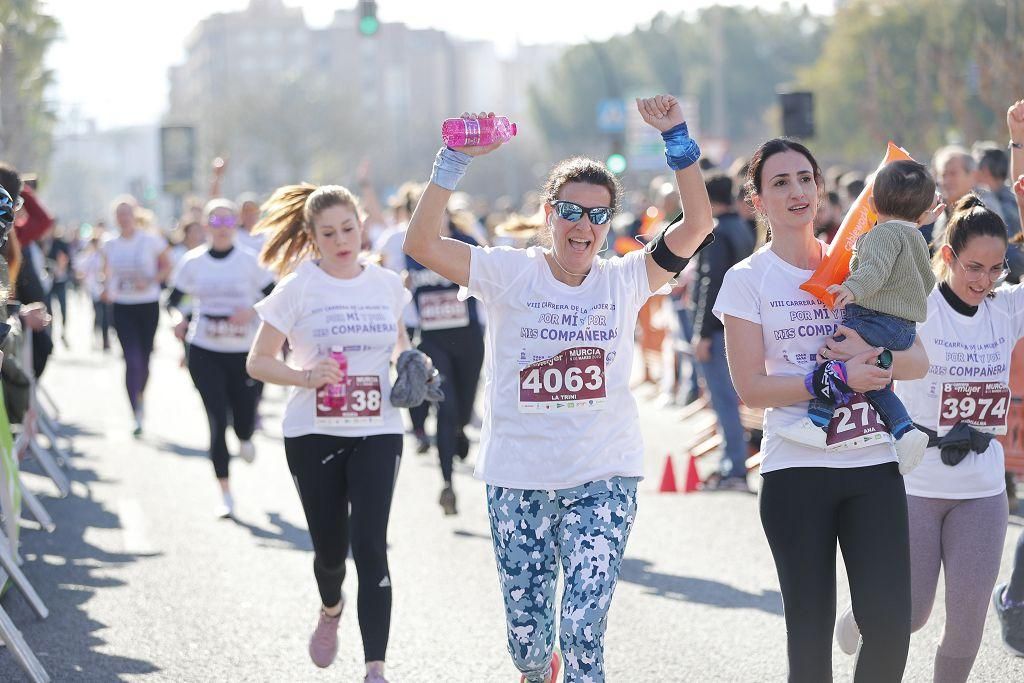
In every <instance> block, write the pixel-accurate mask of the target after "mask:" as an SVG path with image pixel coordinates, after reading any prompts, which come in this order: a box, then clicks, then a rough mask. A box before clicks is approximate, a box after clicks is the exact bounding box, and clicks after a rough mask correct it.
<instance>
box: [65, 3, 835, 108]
mask: <svg viewBox="0 0 1024 683" xmlns="http://www.w3.org/2000/svg"><path fill="white" fill-rule="evenodd" d="M248 4H249V0H45V7H46V8H47V11H48V12H49V13H50V14H52V15H54V16H56V17H57V19H59V20H60V22H61V24H62V36H63V37H62V39H61V40H60V41H59V42H58V43H57V44H56V45H54V46H53V48H52V49H51V51H50V54H49V56H48V63H49V65H50V67H51V68H52V69H53V70H54V71H55V75H56V79H57V85H56V89H55V92H54V96H55V98H56V100H57V103H58V107H59V109H60V112H61V113H62V114H65V113H66V112H68V111H69V110H70V109H71V108H72V107H74V108H76V109H77V111H78V112H79V114H80V115H81V116H84V117H87V118H91V119H95V120H96V122H97V124H98V125H99V126H100V127H102V128H108V127H114V126H122V125H131V124H139V123H150V122H155V121H157V120H158V119H159V117H160V115H161V114H162V113H163V111H164V109H165V107H166V103H167V90H168V83H167V69H168V67H170V66H171V65H172V64H176V63H179V62H180V61H182V59H183V58H184V42H185V38H186V36H187V35H188V34H189V32H190V31H191V30H192V29H193V28H194V27H195V26H196V24H197V23H199V21H201V20H202V19H203V18H204V17H206V16H208V15H210V14H212V13H214V12H231V11H237V10H239V9H244V8H245V7H246V6H247V5H248ZM285 4H286V5H289V6H301V7H302V8H303V9H304V12H305V16H306V21H307V22H308V23H309V24H310V25H313V26H323V25H325V24H328V23H330V20H331V17H332V16H333V14H334V11H335V9H339V8H346V7H354V6H355V4H356V3H355V0H285ZM712 4H715V3H714V2H713V1H712V0H685V1H684V0H628V1H626V2H622V1H620V0H603V1H602V0H596V1H595V0H504V1H502V0H497V1H492V2H490V3H486V4H485V3H483V2H480V0H377V5H378V8H379V10H378V16H379V17H380V19H381V20H382V21H395V22H403V23H406V24H408V25H410V26H413V27H416V28H426V27H431V28H438V29H441V30H444V31H447V32H448V33H450V34H452V35H454V36H458V37H464V38H474V39H483V40H491V41H493V42H495V43H496V44H497V45H498V47H499V49H500V50H502V51H505V52H507V51H510V50H511V49H512V46H514V45H515V43H516V41H517V40H518V41H519V42H522V43H576V42H581V41H583V40H584V39H587V38H590V39H604V38H607V37H609V36H612V35H614V34H616V33H627V32H629V31H630V30H631V29H632V28H633V27H634V26H635V25H637V24H642V23H646V22H648V21H650V19H651V17H653V16H654V15H655V14H656V13H658V12H659V11H665V12H669V13H676V12H682V11H690V10H694V9H696V8H698V7H701V6H704V5H712ZM721 4H732V5H747V6H753V5H757V6H760V7H764V8H774V7H778V6H779V5H781V4H783V3H782V2H781V1H780V0H727V1H726V2H722V3H721ZM791 4H794V5H797V6H799V5H801V4H806V5H808V6H809V7H810V9H811V11H813V12H816V13H828V12H831V11H832V7H833V4H834V3H833V0H806V2H802V3H801V2H793V3H791ZM482 7H487V9H486V10H483V9H481V8H482ZM502 8H504V10H505V12H506V15H505V16H500V15H499V12H500V9H502ZM499 16H500V18H499Z"/></svg>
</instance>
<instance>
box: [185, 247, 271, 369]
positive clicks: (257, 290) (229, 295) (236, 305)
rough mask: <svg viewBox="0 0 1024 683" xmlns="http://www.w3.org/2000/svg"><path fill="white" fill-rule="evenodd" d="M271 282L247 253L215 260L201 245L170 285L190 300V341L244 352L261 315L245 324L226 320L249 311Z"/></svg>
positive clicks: (236, 252) (187, 257)
mask: <svg viewBox="0 0 1024 683" xmlns="http://www.w3.org/2000/svg"><path fill="white" fill-rule="evenodd" d="M273 281H274V277H273V275H271V274H270V273H269V272H267V271H266V270H264V269H263V268H260V265H259V263H257V261H256V257H255V256H253V255H252V252H249V251H246V250H245V249H238V248H234V249H232V250H231V253H230V254H228V255H227V256H225V257H224V258H214V257H213V256H211V255H210V247H209V246H208V245H205V244H204V245H202V246H200V247H196V248H195V249H193V250H192V251H190V252H188V253H187V254H185V255H184V256H183V257H182V258H181V260H180V261H179V262H178V265H177V266H176V267H175V269H174V272H173V273H172V274H171V286H172V287H174V288H176V289H179V290H181V291H182V292H184V293H185V294H187V295H189V296H191V297H192V322H191V323H190V324H189V326H188V337H187V338H186V339H187V341H188V343H189V344H194V345H196V346H198V347H200V348H203V349H206V350H207V351H217V352H219V353H245V352H247V351H248V350H249V347H251V346H252V340H253V337H255V336H256V328H258V327H259V322H260V321H259V317H258V316H255V315H254V316H253V317H252V320H250V321H249V323H248V324H246V325H233V324H231V323H230V322H228V318H230V317H231V316H233V315H234V314H235V313H236V312H237V311H239V310H241V309H245V308H252V306H253V304H255V303H256V302H257V301H259V300H260V299H262V298H263V290H264V289H266V288H267V285H269V284H271V283H272V282H273Z"/></svg>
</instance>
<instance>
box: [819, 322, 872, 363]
mask: <svg viewBox="0 0 1024 683" xmlns="http://www.w3.org/2000/svg"><path fill="white" fill-rule="evenodd" d="M836 337H843V340H842V341H837V340H836ZM874 348H875V347H874V346H871V344H868V343H867V342H866V341H864V338H863V337H862V336H860V335H859V334H857V333H856V332H854V331H853V330H851V329H850V328H849V327H844V326H843V325H840V326H839V327H837V328H836V333H835V334H834V335H833V336H832V338H831V339H829V340H828V341H826V342H825V345H824V346H822V347H821V348H820V349H818V358H820V359H822V360H841V361H843V362H846V361H848V360H850V359H851V358H853V357H854V356H856V355H858V354H861V353H864V352H865V351H870V350H872V349H874Z"/></svg>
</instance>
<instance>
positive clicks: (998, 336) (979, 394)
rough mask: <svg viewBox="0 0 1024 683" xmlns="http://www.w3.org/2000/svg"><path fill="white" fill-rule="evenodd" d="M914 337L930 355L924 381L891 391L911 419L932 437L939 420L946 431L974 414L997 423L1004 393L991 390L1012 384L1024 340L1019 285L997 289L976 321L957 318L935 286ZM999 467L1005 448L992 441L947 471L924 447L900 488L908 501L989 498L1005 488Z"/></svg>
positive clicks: (931, 450)
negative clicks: (921, 457)
mask: <svg viewBox="0 0 1024 683" xmlns="http://www.w3.org/2000/svg"><path fill="white" fill-rule="evenodd" d="M917 336H918V337H920V339H921V342H922V343H923V344H924V347H925V349H927V351H928V363H929V365H928V374H927V375H926V376H925V377H924V378H922V379H919V380H914V381H908V382H897V383H896V387H895V391H896V395H897V396H899V397H900V399H901V400H902V401H903V405H905V406H906V407H907V411H908V412H909V413H910V417H911V419H913V420H914V422H916V423H917V424H919V425H921V426H922V427H927V428H928V429H931V430H936V429H937V427H938V426H939V420H940V415H941V414H942V413H945V416H946V420H944V423H945V424H946V425H948V424H949V423H950V422H952V421H958V420H959V419H960V418H961V417H962V416H963V415H964V414H971V413H973V414H971V417H972V418H983V419H984V418H985V413H988V415H989V417H988V420H989V421H990V422H991V423H992V424H995V423H998V422H1001V421H1002V417H1004V416H1005V409H1006V408H1008V407H1009V405H1008V404H1009V392H1008V390H1005V393H1003V392H1002V391H1000V389H999V388H997V386H994V385H1003V386H1005V385H1008V384H1009V381H1010V356H1011V354H1012V353H1013V347H1014V345H1015V344H1016V343H1017V340H1018V339H1020V338H1021V337H1022V336H1024V286H1021V285H1015V286H1012V287H1010V286H1003V287H1000V288H999V289H998V290H996V296H995V298H993V299H985V301H984V302H982V304H981V306H979V307H978V311H977V312H976V313H975V314H974V315H973V316H965V315H961V314H960V313H957V312H956V311H954V310H953V309H952V308H951V307H950V305H949V304H948V303H947V302H946V300H945V298H944V297H943V296H942V292H941V291H940V290H939V288H938V287H936V288H935V289H934V290H932V293H931V294H930V295H929V296H928V319H927V320H926V321H925V322H924V323H923V324H920V325H918V326H917ZM979 399H980V400H979ZM1003 399H1005V402H1004V400H1003ZM958 411H964V412H958ZM1003 468H1004V464H1003V446H1002V444H1000V443H999V441H997V440H995V439H993V440H992V442H991V443H990V444H989V447H988V449H986V450H985V452H984V453H968V454H967V457H965V458H964V459H963V460H961V461H960V463H959V464H957V465H955V466H952V467H951V466H949V465H946V464H944V463H943V462H942V458H941V454H940V453H939V449H938V448H929V449H927V450H926V451H925V453H924V460H923V461H922V462H921V464H920V465H918V466H917V468H916V469H914V470H913V471H912V472H911V473H910V474H907V475H906V476H905V477H904V481H905V482H906V487H907V493H908V494H910V495H912V496H920V497H923V498H948V499H957V500H960V499H964V498H986V497H988V496H995V495H998V494H1000V493H1002V492H1003V491H1004V490H1005V489H1006V480H1005V475H1004V469H1003Z"/></svg>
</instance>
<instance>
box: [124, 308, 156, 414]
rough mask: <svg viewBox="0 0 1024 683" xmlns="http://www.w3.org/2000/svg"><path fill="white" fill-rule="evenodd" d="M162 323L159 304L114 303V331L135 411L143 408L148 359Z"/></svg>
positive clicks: (126, 385)
mask: <svg viewBox="0 0 1024 683" xmlns="http://www.w3.org/2000/svg"><path fill="white" fill-rule="evenodd" d="M159 321H160V304H158V303H157V302H156V301H153V302H151V303H145V304H114V330H115V331H116V332H117V339H118V341H120V342H121V349H122V350H123V351H124V365H125V377H124V383H125V388H126V389H127V390H128V401H129V402H130V403H131V404H132V410H138V409H139V407H140V406H141V400H142V392H143V391H145V390H146V382H148V381H149V357H150V356H151V355H152V353H153V338H154V337H156V326H157V323H158V322H159Z"/></svg>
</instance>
